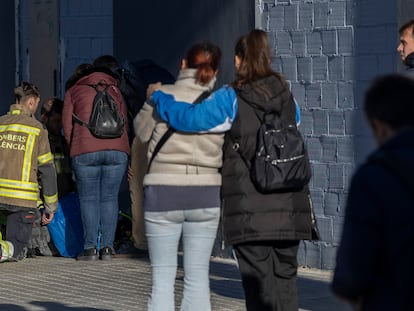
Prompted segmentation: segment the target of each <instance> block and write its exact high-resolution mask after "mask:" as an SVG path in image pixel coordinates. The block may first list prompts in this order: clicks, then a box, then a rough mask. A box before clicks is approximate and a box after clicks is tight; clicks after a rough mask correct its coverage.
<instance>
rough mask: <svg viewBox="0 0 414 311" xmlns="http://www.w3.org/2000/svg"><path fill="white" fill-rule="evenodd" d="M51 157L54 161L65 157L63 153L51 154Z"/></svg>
mask: <svg viewBox="0 0 414 311" xmlns="http://www.w3.org/2000/svg"><path fill="white" fill-rule="evenodd" d="M53 157H54V158H55V159H58V160H59V159H64V158H65V155H64V154H63V153H54V154H53Z"/></svg>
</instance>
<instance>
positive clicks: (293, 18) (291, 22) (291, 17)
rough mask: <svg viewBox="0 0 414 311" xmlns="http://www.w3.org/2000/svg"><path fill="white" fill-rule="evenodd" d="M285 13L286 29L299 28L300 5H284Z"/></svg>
mask: <svg viewBox="0 0 414 311" xmlns="http://www.w3.org/2000/svg"><path fill="white" fill-rule="evenodd" d="M283 8H284V13H285V17H284V18H285V25H284V27H285V30H297V29H298V5H297V4H292V5H287V6H283Z"/></svg>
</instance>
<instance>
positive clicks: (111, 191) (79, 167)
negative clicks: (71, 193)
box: [72, 150, 128, 249]
mask: <svg viewBox="0 0 414 311" xmlns="http://www.w3.org/2000/svg"><path fill="white" fill-rule="evenodd" d="M127 165H128V155H127V154H126V153H125V152H121V151H115V150H104V151H97V152H90V153H85V154H81V155H78V156H75V157H73V159H72V166H73V170H74V172H75V176H76V185H77V189H78V193H79V202H80V209H81V215H82V223H83V232H84V239H85V241H84V249H88V248H92V247H97V245H98V232H99V227H100V228H101V231H102V236H101V247H104V246H108V247H111V248H112V247H113V245H114V238H115V231H116V226H117V222H118V192H119V187H120V185H121V181H122V178H123V176H124V174H125V171H126V168H127Z"/></svg>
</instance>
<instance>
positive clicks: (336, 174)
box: [328, 164, 344, 190]
mask: <svg viewBox="0 0 414 311" xmlns="http://www.w3.org/2000/svg"><path fill="white" fill-rule="evenodd" d="M328 176H329V185H328V189H337V190H343V189H344V166H343V165H342V164H329V165H328Z"/></svg>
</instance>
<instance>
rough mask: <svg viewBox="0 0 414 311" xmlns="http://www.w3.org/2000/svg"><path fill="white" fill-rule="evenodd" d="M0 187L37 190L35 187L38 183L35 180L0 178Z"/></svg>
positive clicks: (37, 186)
mask: <svg viewBox="0 0 414 311" xmlns="http://www.w3.org/2000/svg"><path fill="white" fill-rule="evenodd" d="M0 187H5V188H18V189H23V190H28V191H37V189H38V188H39V184H38V183H37V182H36V183H33V182H23V181H18V180H11V179H3V178H0Z"/></svg>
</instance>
